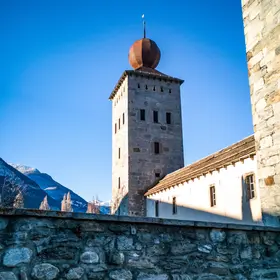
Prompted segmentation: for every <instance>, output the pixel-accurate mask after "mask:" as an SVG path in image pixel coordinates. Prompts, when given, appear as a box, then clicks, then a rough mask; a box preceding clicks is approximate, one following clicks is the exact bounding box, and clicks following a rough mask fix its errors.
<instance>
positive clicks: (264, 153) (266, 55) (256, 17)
mask: <svg viewBox="0 0 280 280" xmlns="http://www.w3.org/2000/svg"><path fill="white" fill-rule="evenodd" d="M242 8H243V21H244V32H245V39H246V52H247V61H248V72H249V83H250V94H251V103H252V115H253V123H254V132H255V141H256V154H257V165H258V172H257V173H258V174H257V175H258V176H257V177H258V180H259V186H260V196H261V207H262V216H263V221H264V224H266V225H275V223H278V222H279V219H278V217H279V216H280V0H242Z"/></svg>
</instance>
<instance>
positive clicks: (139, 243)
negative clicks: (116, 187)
mask: <svg viewBox="0 0 280 280" xmlns="http://www.w3.org/2000/svg"><path fill="white" fill-rule="evenodd" d="M279 233H280V229H277V228H268V227H254V226H242V225H233V224H211V223H199V222H189V221H176V220H160V219H153V218H133V217H118V216H102V215H91V214H79V213H62V212H52V211H49V212H47V211H34V210H30V211H29V210H0V249H1V250H0V257H1V267H0V279H1V280H20V279H23V280H27V279H43V280H52V279H60V280H62V279H67V280H71V279H82V280H89V279H116V280H121V279H123V280H129V279H137V280H150V279H155V280H206V279H207V280H219V279H226V280H231V279H239V280H245V279H251V280H257V279H280V234H279Z"/></svg>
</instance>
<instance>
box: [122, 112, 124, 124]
mask: <svg viewBox="0 0 280 280" xmlns="http://www.w3.org/2000/svg"><path fill="white" fill-rule="evenodd" d="M122 123H123V124H124V113H123V114H122Z"/></svg>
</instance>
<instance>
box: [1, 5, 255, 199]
mask: <svg viewBox="0 0 280 280" xmlns="http://www.w3.org/2000/svg"><path fill="white" fill-rule="evenodd" d="M143 13H145V17H146V21H147V37H149V38H151V39H153V40H154V41H156V43H157V44H158V46H159V47H160V49H161V53H162V57H161V61H160V64H159V66H158V68H157V69H158V70H159V71H161V72H164V73H166V74H168V75H171V76H175V77H178V78H181V79H184V80H185V83H184V84H183V86H182V91H181V95H182V110H183V130H184V153H185V164H189V163H192V162H193V161H196V160H198V159H200V158H202V157H205V156H207V155H209V154H211V153H213V152H215V151H217V150H219V149H222V148H224V147H226V146H228V145H230V144H232V143H234V142H236V141H239V140H241V139H242V138H244V137H246V136H248V135H250V134H252V133H253V127H252V118H251V106H250V95H249V86H248V78H247V65H246V54H245V42H244V35H243V23H242V14H241V1H238V0H237V1H225V0H212V1H209V0H201V1H189V0H188V1H186V0H181V1H179V0H173V1H167V0H161V1H158V0H154V1H146V0H142V1H139V3H137V2H133V1H131V0H130V1H127V0H121V1H115V0H107V1H92V0H90V1H86V0H81V1H71V0H59V1H57V0H55V1H54V0H49V1H38V0H34V1H32V0H25V1H21V0H18V1H14V0H2V1H0V26H1V27H2V28H3V29H2V30H0V31H1V41H2V43H1V47H0V61H1V66H2V67H1V68H0V157H2V158H3V159H4V160H6V161H7V162H12V163H20V164H25V165H29V166H33V167H36V168H38V169H39V170H40V171H41V172H46V173H48V174H50V175H51V176H52V177H53V178H54V179H55V180H57V181H58V182H60V183H61V184H63V185H65V186H67V187H69V188H71V189H72V190H73V191H75V192H77V193H78V194H80V195H81V196H83V197H84V198H85V199H87V200H90V199H91V198H92V196H94V195H96V194H98V195H99V198H101V199H103V200H109V199H110V198H111V103H110V101H109V100H108V96H109V95H110V93H111V91H112V89H113V88H114V86H115V84H116V82H117V81H118V79H119V77H120V75H121V74H122V72H123V71H124V70H125V69H130V68H131V67H130V65H129V63H128V59H127V58H128V50H129V47H130V46H131V45H132V44H133V42H134V41H135V40H137V39H140V38H141V37H142V22H141V20H142V19H141V15H142V14H143ZM3 42H4V44H3Z"/></svg>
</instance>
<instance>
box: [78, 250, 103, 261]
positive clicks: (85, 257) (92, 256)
mask: <svg viewBox="0 0 280 280" xmlns="http://www.w3.org/2000/svg"><path fill="white" fill-rule="evenodd" d="M80 260H81V262H82V263H85V264H92V263H98V262H99V257H98V255H97V254H96V253H95V252H92V251H87V252H84V253H83V254H82V255H81V257H80Z"/></svg>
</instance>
